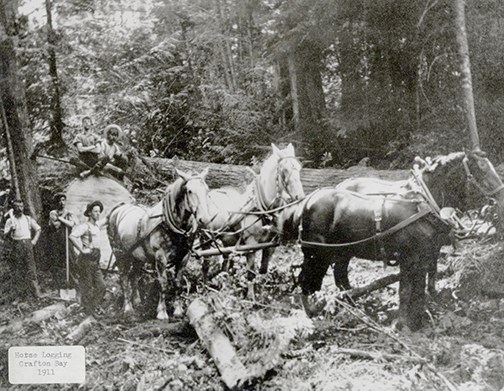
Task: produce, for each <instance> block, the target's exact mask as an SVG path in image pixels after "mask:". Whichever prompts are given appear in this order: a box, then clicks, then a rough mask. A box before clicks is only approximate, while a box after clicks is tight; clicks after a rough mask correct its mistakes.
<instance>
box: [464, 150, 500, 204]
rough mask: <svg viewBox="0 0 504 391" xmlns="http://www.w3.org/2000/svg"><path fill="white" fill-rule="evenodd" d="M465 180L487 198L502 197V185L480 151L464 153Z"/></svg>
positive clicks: (491, 165) (490, 164)
mask: <svg viewBox="0 0 504 391" xmlns="http://www.w3.org/2000/svg"><path fill="white" fill-rule="evenodd" d="M463 164H464V169H465V172H466V175H467V178H469V180H470V181H471V182H472V183H474V185H475V186H476V187H477V188H478V189H479V190H480V191H481V192H482V193H483V194H484V195H485V196H487V197H495V198H497V199H498V197H499V196H500V197H503V195H502V192H503V191H504V184H502V180H501V178H500V177H499V174H497V171H495V168H494V166H493V164H492V162H490V160H488V158H487V157H486V154H485V153H484V152H482V151H480V150H475V151H471V152H466V157H465V159H464V160H463Z"/></svg>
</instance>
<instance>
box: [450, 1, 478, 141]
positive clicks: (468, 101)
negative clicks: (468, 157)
mask: <svg viewBox="0 0 504 391" xmlns="http://www.w3.org/2000/svg"><path fill="white" fill-rule="evenodd" d="M454 8H455V37H456V40H457V52H458V55H459V57H460V74H461V83H462V96H463V105H462V106H463V108H464V112H465V116H466V120H467V126H468V129H469V137H470V140H471V147H472V148H473V149H480V143H479V136H478V129H477V127H476V113H475V110H474V97H473V90H472V79H471V63H470V60H469V45H468V43H467V31H466V23H465V0H454Z"/></svg>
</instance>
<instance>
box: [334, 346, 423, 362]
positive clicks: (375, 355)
mask: <svg viewBox="0 0 504 391" xmlns="http://www.w3.org/2000/svg"><path fill="white" fill-rule="evenodd" d="M332 353H335V354H346V355H349V356H352V357H357V358H365V359H370V360H380V359H384V360H387V361H396V360H402V361H408V362H412V363H415V364H426V363H428V361H427V360H426V359H425V358H422V357H411V356H401V355H400V354H390V353H381V352H376V351H375V352H370V351H364V350H358V349H336V350H331V354H332Z"/></svg>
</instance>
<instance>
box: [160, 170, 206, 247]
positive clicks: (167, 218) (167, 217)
mask: <svg viewBox="0 0 504 391" xmlns="http://www.w3.org/2000/svg"><path fill="white" fill-rule="evenodd" d="M196 179H197V180H200V181H202V182H203V184H204V185H205V186H206V183H205V182H204V180H203V179H204V178H202V177H200V176H193V177H190V178H189V179H187V180H186V181H185V183H187V182H189V181H192V180H196ZM184 198H185V202H186V204H187V205H188V206H189V213H190V215H191V216H193V218H195V219H196V210H194V209H193V208H192V205H191V203H190V202H189V199H188V194H187V191H186V193H185V195H184ZM163 217H164V219H163V220H164V222H165V223H166V225H167V226H168V228H169V229H170V230H171V231H173V232H175V233H177V234H179V235H184V236H186V237H188V236H190V235H192V234H194V233H195V232H196V230H197V224H193V225H192V227H191V229H189V230H184V229H183V228H180V227H179V226H178V224H177V222H176V219H175V216H174V208H173V205H172V197H171V191H170V190H168V194H167V197H165V198H164V200H163Z"/></svg>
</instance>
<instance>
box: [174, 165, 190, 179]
mask: <svg viewBox="0 0 504 391" xmlns="http://www.w3.org/2000/svg"><path fill="white" fill-rule="evenodd" d="M175 172H176V173H177V175H178V176H179V177H181V178H182V179H183V180H184V181H185V182H187V181H188V180H189V178H190V177H191V175H189V174H187V173H185V172H184V171H182V170H179V169H178V168H176V169H175Z"/></svg>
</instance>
